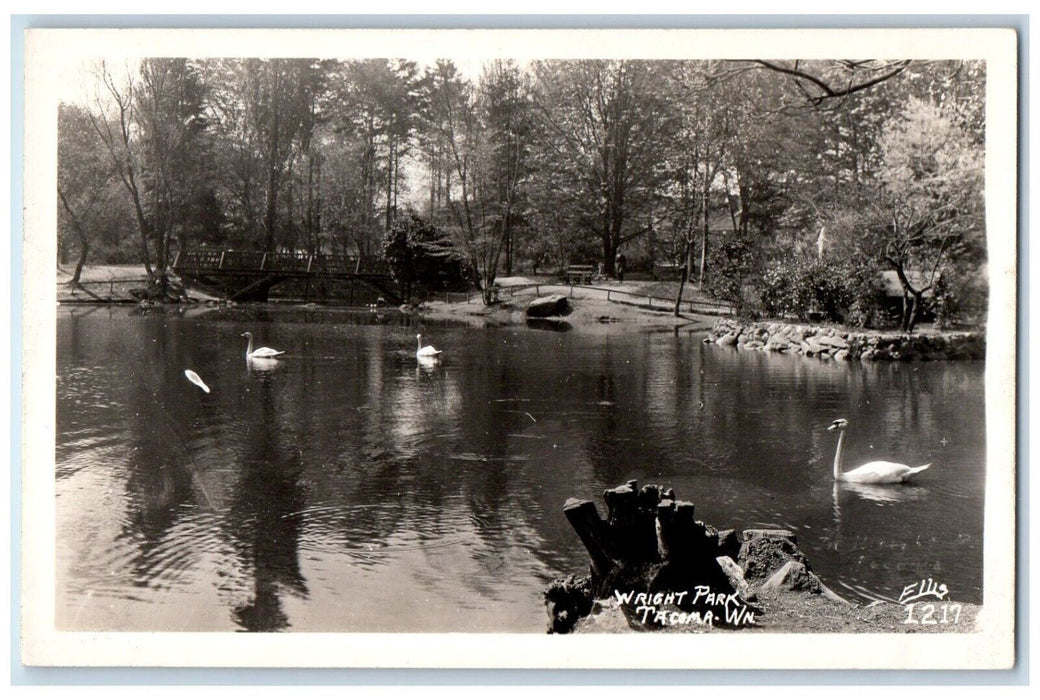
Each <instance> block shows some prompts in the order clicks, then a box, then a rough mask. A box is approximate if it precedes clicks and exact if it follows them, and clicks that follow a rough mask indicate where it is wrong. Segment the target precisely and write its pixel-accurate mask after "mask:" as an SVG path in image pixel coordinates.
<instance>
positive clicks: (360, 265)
mask: <svg viewBox="0 0 1040 700" xmlns="http://www.w3.org/2000/svg"><path fill="white" fill-rule="evenodd" d="M173 270H174V272H176V273H177V274H178V275H179V276H180V277H181V278H183V279H186V280H190V281H191V282H194V283H195V284H196V285H198V286H200V287H203V288H205V289H208V290H211V291H213V292H215V293H217V294H219V295H221V296H223V297H225V298H227V299H230V300H232V301H267V300H268V297H269V295H270V292H271V288H272V287H274V286H275V285H277V284H281V283H282V282H285V281H287V280H298V281H303V282H304V283H305V288H306V289H308V290H310V289H311V288H312V286H314V287H317V286H319V285H322V284H327V283H329V282H350V283H354V282H360V283H361V284H363V285H365V286H367V287H370V288H372V289H373V290H374V291H375V292H376V293H377V294H379V295H380V296H382V297H384V298H386V299H387V300H388V301H392V302H394V303H399V302H400V301H401V298H400V294H399V292H398V290H397V284H396V283H395V282H394V280H393V278H392V277H391V276H390V271H389V268H387V266H386V264H385V263H383V262H381V261H373V260H363V259H362V258H360V257H356V256H350V255H308V254H306V253H264V252H259V251H256V252H254V251H231V250H223V251H221V250H188V251H180V252H179V253H177V257H176V258H175V259H174V261H173Z"/></svg>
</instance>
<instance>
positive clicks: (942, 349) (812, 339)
mask: <svg viewBox="0 0 1040 700" xmlns="http://www.w3.org/2000/svg"><path fill="white" fill-rule="evenodd" d="M705 342H707V343H715V344H716V345H728V346H733V347H736V348H737V349H739V350H760V351H765V352H786V353H792V354H798V355H805V356H807V357H818V358H821V359H833V360H839V361H840V360H855V359H859V360H981V359H984V358H985V354H986V341H985V338H984V336H983V335H982V334H981V333H977V332H957V333H943V334H941V335H933V334H909V333H881V332H877V333H871V332H862V331H859V332H857V331H843V330H841V329H838V328H832V327H823V326H808V325H801V324H792V323H779V322H775V323H760V322H748V323H744V322H740V321H736V320H733V319H720V320H719V321H717V322H716V323H715V325H714V327H713V328H712V330H711V333H710V334H709V335H708V336H707V337H706V338H705Z"/></svg>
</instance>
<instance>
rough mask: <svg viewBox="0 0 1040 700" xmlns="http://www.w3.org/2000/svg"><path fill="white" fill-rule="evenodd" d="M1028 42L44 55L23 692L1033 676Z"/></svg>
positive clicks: (250, 44)
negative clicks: (345, 670)
mask: <svg viewBox="0 0 1040 700" xmlns="http://www.w3.org/2000/svg"><path fill="white" fill-rule="evenodd" d="M1016 51H1017V36H1016V34H1015V32H1014V31H1013V30H1008V29H981V28H979V29H876V30H852V29H848V30H821V29H794V28H792V29H785V30H770V29H757V30H738V29H731V30H687V29H681V30H680V29H676V30H608V29H601V30H580V31H579V30H433V29H429V30H416V29H410V30H374V29H373V30H362V29H350V30H347V29H343V30H335V29H329V30H259V29H241V30H230V29H213V30H194V29H193V30H158V29H141V30H136V29H135V30H128V29H123V30H87V29H33V30H29V31H28V32H27V34H26V37H25V154H26V158H25V163H24V184H25V190H24V191H25V202H24V211H25V216H24V238H23V250H24V260H23V280H22V282H23V290H24V309H23V320H24V336H23V340H24V345H23V347H24V354H23V356H22V370H23V371H22V378H23V397H24V405H23V413H22V454H23V456H24V461H23V463H22V464H21V465H20V466H21V475H22V485H23V491H22V493H21V517H22V522H21V526H22V529H21V531H22V533H23V540H22V555H23V560H22V568H21V589H20V593H21V629H22V639H21V658H22V660H23V662H24V663H25V664H27V665H30V666H221V667H243V666H245V667H263V666H277V667H287V666H288V667H414V668H430V667H453V668H545V667H550V668H552V667H557V668H567V667H571V668H622V667H624V668H646V669H654V668H678V669H686V668H691V669H697V668H699V669H733V668H767V669H787V668H797V669H800V668H829V669H911V668H912V669H1006V668H1010V667H1011V666H1012V665H1013V664H1014V662H1015V658H1014V638H1015V629H1016V619H1015V606H1014V591H1015V562H1016V539H1015V537H1016V535H1015V533H1016V530H1015V483H1016V480H1015V475H1016V452H1015V445H1016V433H1015V424H1016V408H1015V407H1016V395H1017V394H1016V375H1015V367H1016V361H1017V357H1016V349H1015V348H1016V314H1017V299H1016V265H1017V244H1016V240H1017V220H1016V198H1017V178H1016V169H1017V141H1016V129H1017V113H1018V111H1017V110H1018V106H1017V103H1016V94H1017V89H1018V78H1017V75H1018V68H1017V64H1016Z"/></svg>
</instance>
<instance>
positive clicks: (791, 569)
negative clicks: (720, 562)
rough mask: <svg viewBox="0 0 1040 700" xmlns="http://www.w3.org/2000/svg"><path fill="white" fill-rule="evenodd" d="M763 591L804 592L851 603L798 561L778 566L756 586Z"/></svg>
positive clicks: (834, 600)
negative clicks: (763, 581)
mask: <svg viewBox="0 0 1040 700" xmlns="http://www.w3.org/2000/svg"><path fill="white" fill-rule="evenodd" d="M758 590H759V591H761V592H763V593H786V592H799V591H802V592H806V593H812V594H813V595H822V596H823V597H824V598H826V599H827V600H831V601H833V602H835V603H844V604H846V605H851V603H849V601H847V600H845V599H844V598H842V597H841V596H840V595H838V594H837V593H835V592H834V591H832V590H831V589H829V588H827V586H825V585H823V582H821V581H820V578H819V577H818V576H817V575H816V574H814V573H813V572H812V570H811V569H810V568H809V566H808V565H807V564H805V563H803V562H800V561H793V560H792V561H789V562H787V563H786V564H784V565H783V566H782V567H780V568H779V569H778V570H777V571H776V573H774V574H773V575H772V576H770V577H769V579H767V580H766V582H765V583H763V584H762V585H761V586H759V588H758Z"/></svg>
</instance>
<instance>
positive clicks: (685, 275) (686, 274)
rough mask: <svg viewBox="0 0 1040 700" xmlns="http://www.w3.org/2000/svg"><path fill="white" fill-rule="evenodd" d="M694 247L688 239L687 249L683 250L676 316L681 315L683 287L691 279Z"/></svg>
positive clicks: (676, 300)
mask: <svg viewBox="0 0 1040 700" xmlns="http://www.w3.org/2000/svg"><path fill="white" fill-rule="evenodd" d="M691 247H693V241H691V240H690V239H689V238H687V239H686V248H685V250H683V260H685V261H686V262H685V264H683V268H682V273H681V274H680V276H679V291H678V292H676V294H675V315H676V316H678V315H679V305H680V304H681V303H682V293H683V287H685V286H686V280H688V279H689V278H690V248H691Z"/></svg>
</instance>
